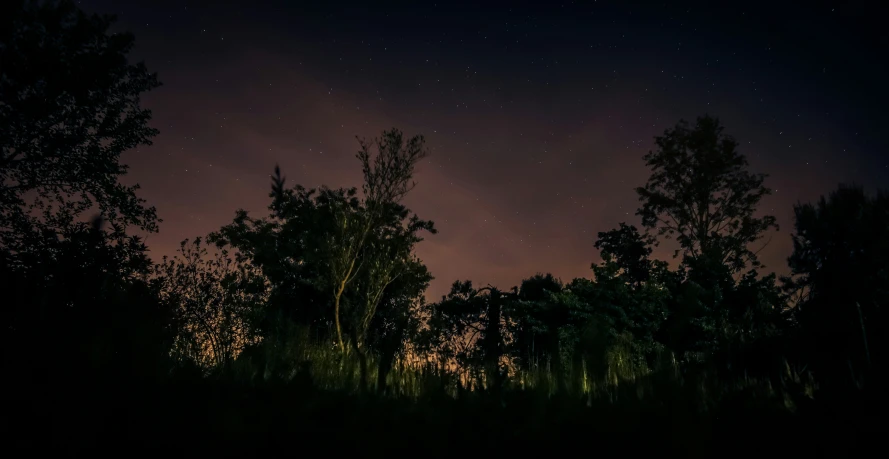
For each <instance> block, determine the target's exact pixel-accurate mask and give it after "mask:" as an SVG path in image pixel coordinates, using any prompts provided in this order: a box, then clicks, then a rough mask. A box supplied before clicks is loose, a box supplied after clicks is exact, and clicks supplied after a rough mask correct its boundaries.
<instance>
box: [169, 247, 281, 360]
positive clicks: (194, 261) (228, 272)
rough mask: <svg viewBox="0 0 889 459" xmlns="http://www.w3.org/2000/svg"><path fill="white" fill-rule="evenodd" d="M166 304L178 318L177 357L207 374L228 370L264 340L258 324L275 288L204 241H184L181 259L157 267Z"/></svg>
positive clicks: (241, 263) (174, 350)
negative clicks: (241, 354) (245, 351)
mask: <svg viewBox="0 0 889 459" xmlns="http://www.w3.org/2000/svg"><path fill="white" fill-rule="evenodd" d="M154 268H155V272H154V274H155V276H154V278H153V279H152V280H153V285H154V287H155V288H156V289H157V290H158V293H159V296H160V299H161V301H163V302H164V303H165V304H167V305H168V307H169V308H170V309H171V310H173V311H175V312H176V317H177V323H178V324H179V333H178V335H177V337H176V342H175V343H174V347H173V352H174V353H175V355H176V356H177V357H178V359H179V360H180V361H183V362H185V363H188V364H194V365H196V366H197V367H198V368H200V369H201V370H202V371H204V372H208V373H209V372H211V371H220V370H225V369H226V367H227V366H228V365H229V364H231V362H232V361H233V360H234V359H235V358H236V357H237V356H238V354H240V353H241V351H243V349H244V348H245V347H246V346H249V345H251V344H253V343H255V342H256V341H257V339H258V336H257V333H256V331H257V327H255V321H256V319H257V315H258V314H260V313H261V312H262V311H261V308H263V307H264V306H265V304H266V302H267V300H268V292H269V283H268V280H267V279H266V278H265V277H264V276H262V274H261V273H260V272H259V270H258V268H256V267H254V266H252V265H250V264H249V263H247V262H246V261H245V260H243V259H238V258H232V256H231V255H229V253H228V252H227V251H225V250H220V251H218V252H216V253H215V254H214V255H213V256H212V257H211V256H210V253H209V251H208V250H207V247H206V244H202V240H201V238H195V239H194V240H193V241H191V242H189V241H188V240H185V241H182V243H181V245H180V248H179V254H178V255H176V256H174V257H173V258H167V257H164V259H163V261H162V262H161V263H160V264H157V265H155V266H154Z"/></svg>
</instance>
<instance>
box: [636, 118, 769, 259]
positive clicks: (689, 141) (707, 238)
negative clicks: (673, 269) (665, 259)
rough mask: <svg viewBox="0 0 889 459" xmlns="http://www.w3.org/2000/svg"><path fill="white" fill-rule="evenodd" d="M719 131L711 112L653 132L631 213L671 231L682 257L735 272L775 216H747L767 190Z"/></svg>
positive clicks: (730, 140) (668, 233)
mask: <svg viewBox="0 0 889 459" xmlns="http://www.w3.org/2000/svg"><path fill="white" fill-rule="evenodd" d="M722 131H723V127H722V125H721V124H720V123H719V120H718V119H717V118H713V117H710V116H702V117H699V118H698V120H697V123H696V124H695V126H694V128H690V127H689V126H688V123H686V122H685V121H680V122H679V123H678V124H677V125H676V126H675V127H674V128H671V129H667V130H666V131H665V132H664V135H662V136H659V137H656V138H655V141H656V143H657V146H658V149H657V151H654V152H649V153H648V154H647V155H645V162H646V165H647V166H648V167H650V168H651V171H652V173H651V176H650V177H649V178H648V181H647V182H646V184H645V186H643V187H639V188H637V189H636V192H637V193H638V194H639V200H640V202H641V203H642V207H640V208H639V210H638V211H637V213H636V214H637V215H640V216H641V217H642V224H643V225H644V226H645V227H646V228H649V229H653V230H656V231H657V234H658V235H660V236H666V237H667V238H670V237H675V238H676V240H677V241H678V242H679V245H680V247H681V250H682V251H683V252H684V257H685V259H686V260H699V259H702V258H703V259H706V260H709V261H710V262H711V263H716V264H722V265H725V266H727V267H728V268H729V270H730V271H731V272H732V273H735V272H738V271H740V270H742V269H744V268H745V267H746V266H747V265H748V264H749V265H751V266H752V267H757V266H759V262H758V261H757V258H756V253H755V252H753V251H751V250H750V249H749V248H748V245H749V244H751V243H753V242H755V241H757V240H759V239H760V238H761V237H762V236H763V233H765V232H766V231H767V230H769V229H770V228H777V227H778V226H777V224H776V223H775V217H772V216H763V217H756V216H754V212H755V211H756V206H757V205H758V204H759V202H760V201H761V200H762V198H763V197H764V196H766V195H768V194H770V193H771V190H770V189H769V188H767V187H765V186H763V181H764V180H765V175H763V174H752V173H750V172H748V171H747V170H746V168H747V159H746V158H745V157H744V156H743V155H742V154H740V153H739V152H738V150H737V148H738V142H737V141H736V140H735V139H734V138H732V137H731V136H728V135H725V134H723V132H722ZM677 254H678V251H677Z"/></svg>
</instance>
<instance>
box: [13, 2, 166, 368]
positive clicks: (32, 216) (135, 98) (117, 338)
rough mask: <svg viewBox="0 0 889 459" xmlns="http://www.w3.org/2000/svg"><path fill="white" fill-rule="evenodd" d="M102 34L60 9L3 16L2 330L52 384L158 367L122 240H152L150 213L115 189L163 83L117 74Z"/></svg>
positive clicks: (149, 296) (131, 250) (148, 314)
mask: <svg viewBox="0 0 889 459" xmlns="http://www.w3.org/2000/svg"><path fill="white" fill-rule="evenodd" d="M112 22H113V18H112V17H109V16H102V17H100V16H88V15H86V14H85V13H83V12H82V11H80V10H79V9H78V8H77V7H76V6H75V4H74V2H71V1H67V0H62V1H46V2H36V1H27V2H18V4H17V5H16V6H14V7H13V8H9V9H5V10H4V14H2V15H0V271H2V275H0V278H2V283H3V284H4V285H3V286H2V287H3V289H2V290H3V291H4V298H7V299H9V303H11V304H10V306H9V307H8V308H6V310H5V311H4V312H5V314H4V319H5V322H6V323H4V324H3V325H4V330H5V331H6V334H5V335H6V336H7V337H8V339H9V342H7V343H6V344H7V346H6V347H7V349H8V350H7V352H9V353H13V354H14V353H19V354H21V355H20V356H19V357H22V359H23V360H22V362H24V365H33V364H34V362H45V359H46V358H47V357H48V356H51V357H53V358H54V361H55V362H56V364H57V365H58V366H57V367H55V368H56V369H57V370H58V371H59V372H60V373H62V374H65V373H66V372H69V373H70V372H72V371H73V370H74V368H75V367H77V366H78V365H81V364H83V368H81V369H88V368H92V369H93V370H95V371H93V372H92V373H95V374H102V372H101V371H99V369H100V368H99V367H102V368H106V369H107V368H108V365H112V366H116V368H117V369H128V370H132V371H134V372H135V371H138V374H139V376H136V378H137V379H138V378H139V377H146V376H148V375H149V374H150V373H146V371H149V370H150V371H154V370H156V369H157V368H158V367H156V366H155V364H159V363H163V362H161V360H162V359H160V358H159V357H158V355H166V354H167V353H168V350H169V348H168V346H167V344H168V342H167V336H168V332H169V330H170V319H171V317H170V315H169V314H168V313H169V311H166V310H163V308H162V307H161V305H160V304H159V303H158V301H157V298H156V296H155V295H154V294H153V292H152V291H151V290H150V289H149V288H148V286H147V284H146V282H145V279H144V276H145V275H146V274H147V273H148V271H149V269H150V262H149V260H148V257H147V256H146V247H145V244H144V243H143V242H142V240H141V239H140V238H139V237H138V236H134V235H131V234H128V230H131V229H133V228H135V229H138V230H142V231H147V232H154V231H157V222H158V219H157V217H156V213H155V209H154V208H153V207H148V206H146V205H145V202H144V201H143V200H142V199H140V198H138V197H137V196H136V191H137V189H138V186H126V185H123V184H121V183H120V182H119V181H118V179H119V178H120V177H121V176H122V175H124V174H125V173H126V171H127V166H126V165H124V164H121V163H120V155H121V154H122V153H123V152H124V151H127V150H130V149H133V148H137V147H139V146H143V145H150V143H151V138H152V137H154V136H155V135H157V133H158V131H157V130H155V129H153V128H151V127H149V126H148V122H149V120H150V118H151V112H150V111H148V110H145V109H143V108H142V107H141V106H140V96H141V94H142V93H144V92H146V91H149V90H151V89H154V88H156V87H158V86H159V85H160V83H159V82H158V80H157V77H156V75H155V74H153V73H149V72H148V70H147V69H146V67H145V66H144V65H143V64H141V63H138V64H131V63H129V62H128V60H127V54H128V53H129V51H130V50H131V48H132V46H133V42H134V38H133V36H132V35H131V34H128V33H117V34H110V33H109V32H108V29H109V27H110V25H111V24H112ZM96 214H98V216H97V217H96V218H92V217H93V216H95V215H96ZM138 339H150V340H151V341H150V344H146V342H142V343H139V342H138ZM24 356H27V357H24ZM17 358H18V357H17ZM146 359H148V360H146ZM44 366H45V365H44ZM85 373H86V374H90V373H91V372H90V371H86V372H85ZM74 379H77V378H76V377H75V378H74Z"/></svg>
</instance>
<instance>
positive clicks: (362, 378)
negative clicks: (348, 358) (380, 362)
mask: <svg viewBox="0 0 889 459" xmlns="http://www.w3.org/2000/svg"><path fill="white" fill-rule="evenodd" d="M351 341H352V349H354V350H355V355H357V356H358V372H359V380H358V391H359V392H361V393H362V394H364V393H366V392H367V355H365V354H364V348H363V346H359V345H358V337H357V336H355V335H354V334H353V336H352V339H351Z"/></svg>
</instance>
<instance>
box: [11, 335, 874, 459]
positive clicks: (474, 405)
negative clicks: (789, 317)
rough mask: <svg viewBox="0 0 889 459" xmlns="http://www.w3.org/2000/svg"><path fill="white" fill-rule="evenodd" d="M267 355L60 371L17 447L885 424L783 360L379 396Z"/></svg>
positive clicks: (347, 376)
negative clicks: (168, 368)
mask: <svg viewBox="0 0 889 459" xmlns="http://www.w3.org/2000/svg"><path fill="white" fill-rule="evenodd" d="M275 351H276V352H277V354H276V355H278V356H279V357H280V356H288V358H291V359H294V360H292V362H296V364H295V365H294V364H291V365H287V366H286V367H288V368H291V369H292V368H296V369H297V370H293V371H276V370H275V366H274V365H270V366H269V367H265V366H260V365H257V364H256V363H255V362H251V361H250V360H248V359H243V360H242V361H240V362H239V363H238V364H236V365H234V366H233V367H232V368H231V369H230V371H228V372H226V373H224V374H218V375H211V376H209V377H201V376H198V375H194V374H187V373H179V374H176V375H174V376H172V377H169V378H167V379H165V380H164V381H163V382H161V383H147V382H138V381H119V382H114V381H111V380H107V379H105V380H98V381H86V380H81V381H66V380H65V379H64V378H63V377H62V378H60V379H59V380H58V381H55V382H53V383H50V384H45V385H43V386H40V387H38V386H32V387H31V388H30V390H29V391H28V392H29V394H27V395H24V394H23V397H20V398H19V400H18V408H20V410H10V411H9V413H10V415H9V416H10V417H9V419H11V420H14V421H15V422H12V423H10V424H11V425H10V426H8V427H11V428H12V429H11V430H8V431H12V432H16V431H17V432H20V434H18V435H15V434H14V435H13V436H12V438H14V439H15V441H14V443H17V444H18V445H19V446H23V447H28V448H29V449H28V451H36V449H34V448H35V447H37V448H38V449H40V448H46V447H52V448H61V449H69V450H76V451H83V450H91V449H95V450H109V449H115V450H117V449H119V448H124V449H122V450H120V451H125V452H135V451H139V450H148V449H151V450H154V449H159V450H163V451H168V452H170V451H174V452H182V451H194V452H197V453H200V454H204V455H207V454H211V453H212V454H220V455H223V456H229V455H235V454H236V453H237V454H242V453H243V454H246V455H248V456H249V455H256V454H258V453H259V452H260V451H273V452H275V453H276V454H280V453H284V454H287V455H290V456H308V455H316V454H313V452H316V451H320V452H322V453H323V454H332V455H336V456H339V455H341V454H353V453H355V454H357V453H360V454H419V455H423V456H446V455H447V456H449V455H453V454H463V455H465V454H470V455H472V454H480V453H489V452H490V453H498V454H511V453H529V452H532V451H545V452H548V453H556V452H562V451H565V452H566V454H568V452H569V451H570V452H573V454H577V453H582V454H593V455H595V454H599V453H602V454H604V453H609V454H611V453H618V454H626V455H629V454H637V453H649V454H650V453H656V454H677V455H681V456H683V457H712V455H714V454H722V455H735V454H741V453H744V454H745V455H749V454H754V453H755V454H777V453H788V454H791V453H792V454H795V455H800V454H808V453H812V454H815V453H818V454H819V455H821V454H824V453H825V452H826V451H829V448H838V451H847V452H848V451H850V450H848V448H863V447H864V443H861V441H860V440H862V439H865V440H866V439H867V436H868V435H871V433H870V432H871V431H879V426H880V425H881V424H879V421H880V419H879V416H881V415H882V411H881V410H880V409H877V408H876V407H877V406H881V405H874V403H873V400H874V398H873V397H872V396H871V395H867V397H870V398H867V399H865V398H863V397H865V395H860V394H856V395H855V396H852V397H843V398H842V399H837V400H833V401H831V400H829V399H824V398H823V397H821V394H820V393H819V391H818V390H817V387H816V386H815V385H814V384H813V383H812V381H811V379H810V378H808V376H807V375H805V374H799V373H796V372H794V371H792V369H791V368H790V367H789V366H786V368H785V372H784V374H782V375H780V377H778V378H770V379H762V378H753V377H749V376H744V375H740V376H733V377H726V376H724V375H723V376H719V375H718V374H717V373H716V372H713V371H709V370H705V369H702V370H699V371H695V372H690V371H680V368H679V367H678V365H676V363H675V361H671V360H668V361H667V363H666V364H661V365H660V367H659V368H657V369H650V368H647V367H646V368H640V367H638V366H636V367H633V371H632V372H630V371H628V370H627V368H624V369H621V368H612V367H611V366H609V367H608V368H606V370H605V371H604V373H603V374H601V375H590V374H586V373H585V372H580V374H579V375H578V377H577V378H574V380H572V381H567V382H563V383H562V384H559V381H558V378H557V377H556V376H555V375H553V374H552V373H551V372H549V371H548V370H547V369H546V368H545V367H544V368H541V369H540V370H538V371H536V372H533V373H524V374H513V375H511V377H510V378H509V379H508V380H507V383H506V385H505V386H504V388H503V390H502V391H500V392H497V393H495V392H493V391H489V390H486V389H484V387H483V384H482V385H481V386H482V387H481V388H479V389H477V390H470V389H469V388H467V385H465V384H462V383H461V382H460V381H459V380H458V379H457V378H455V377H453V375H451V374H450V373H447V372H443V371H439V370H436V369H434V368H431V367H422V368H420V367H413V366H408V365H398V366H396V368H395V369H394V370H393V371H392V372H391V374H390V375H389V384H390V385H391V386H392V388H393V390H392V391H391V392H389V393H388V394H387V395H380V394H377V393H361V392H359V391H358V381H357V377H358V374H359V373H358V369H357V366H356V365H355V362H353V361H352V360H351V359H345V360H343V359H341V358H340V357H339V355H338V354H336V353H335V352H330V351H328V350H326V349H324V348H321V347H318V346H293V347H291V348H290V349H289V350H286V352H284V351H285V350H282V349H277V350H275ZM300 362H311V365H306V364H300ZM279 363H280V362H279ZM612 363H613V362H612ZM283 367H285V366H283V365H280V366H279V368H283ZM371 368H372V372H371V373H372V374H371V375H370V376H371V380H372V381H374V380H375V379H376V378H375V374H374V373H375V371H376V368H375V366H374V365H371ZM868 407H869V408H870V414H865V415H862V414H861V413H862V412H863V411H862V408H868ZM875 440H876V438H875Z"/></svg>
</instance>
